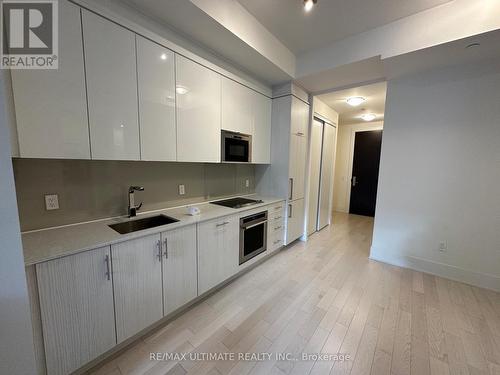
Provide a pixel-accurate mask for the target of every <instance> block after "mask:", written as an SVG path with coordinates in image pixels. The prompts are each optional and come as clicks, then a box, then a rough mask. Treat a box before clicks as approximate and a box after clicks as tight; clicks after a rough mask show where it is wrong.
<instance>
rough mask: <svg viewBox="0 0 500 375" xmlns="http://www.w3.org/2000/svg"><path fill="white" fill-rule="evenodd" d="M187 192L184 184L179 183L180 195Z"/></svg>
mask: <svg viewBox="0 0 500 375" xmlns="http://www.w3.org/2000/svg"><path fill="white" fill-rule="evenodd" d="M184 194H186V188H185V187H184V185H179V195H184Z"/></svg>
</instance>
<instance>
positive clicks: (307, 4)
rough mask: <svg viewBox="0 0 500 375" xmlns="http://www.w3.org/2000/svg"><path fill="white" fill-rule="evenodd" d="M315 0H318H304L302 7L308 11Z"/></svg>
mask: <svg viewBox="0 0 500 375" xmlns="http://www.w3.org/2000/svg"><path fill="white" fill-rule="evenodd" d="M317 2H318V0H304V9H305V10H306V12H309V11H310V10H311V9H312V8H313V6H314V4H316V3H317Z"/></svg>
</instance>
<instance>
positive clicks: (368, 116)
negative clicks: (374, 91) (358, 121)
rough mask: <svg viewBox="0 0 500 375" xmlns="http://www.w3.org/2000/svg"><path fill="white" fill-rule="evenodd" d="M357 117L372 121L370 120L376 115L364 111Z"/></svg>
mask: <svg viewBox="0 0 500 375" xmlns="http://www.w3.org/2000/svg"><path fill="white" fill-rule="evenodd" d="M359 117H361V118H362V119H363V120H365V121H372V120H375V117H377V116H376V115H375V114H373V113H364V114H362V115H361V116H359Z"/></svg>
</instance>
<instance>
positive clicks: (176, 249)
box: [161, 225, 198, 315]
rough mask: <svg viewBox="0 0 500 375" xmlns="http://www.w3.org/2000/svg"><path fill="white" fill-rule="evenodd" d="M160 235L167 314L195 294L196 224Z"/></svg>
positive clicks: (164, 300) (196, 284)
mask: <svg viewBox="0 0 500 375" xmlns="http://www.w3.org/2000/svg"><path fill="white" fill-rule="evenodd" d="M161 238H162V246H163V307H164V309H163V310H164V311H163V313H164V315H167V314H169V313H171V312H172V311H174V310H175V309H177V308H179V307H181V306H182V305H185V304H186V303H188V302H189V301H191V300H193V299H195V298H196V296H197V295H198V282H197V279H198V277H197V268H196V261H197V259H196V225H189V226H185V227H182V228H179V229H175V230H172V231H169V232H164V233H162V235H161Z"/></svg>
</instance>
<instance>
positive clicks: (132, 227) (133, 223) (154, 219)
mask: <svg viewBox="0 0 500 375" xmlns="http://www.w3.org/2000/svg"><path fill="white" fill-rule="evenodd" d="M178 221H179V220H177V219H174V218H173V217H170V216H165V215H157V216H150V217H145V218H144V219H137V220H129V221H124V222H123V223H117V224H111V225H109V227H110V228H111V229H114V230H115V231H117V232H118V233H120V234H127V233H132V232H137V231H139V230H144V229H149V228H154V227H159V226H162V225H166V224H172V223H176V222H178Z"/></svg>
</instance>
